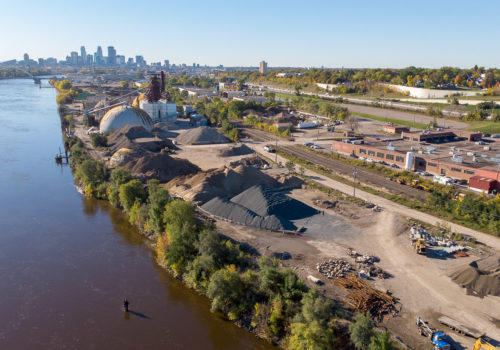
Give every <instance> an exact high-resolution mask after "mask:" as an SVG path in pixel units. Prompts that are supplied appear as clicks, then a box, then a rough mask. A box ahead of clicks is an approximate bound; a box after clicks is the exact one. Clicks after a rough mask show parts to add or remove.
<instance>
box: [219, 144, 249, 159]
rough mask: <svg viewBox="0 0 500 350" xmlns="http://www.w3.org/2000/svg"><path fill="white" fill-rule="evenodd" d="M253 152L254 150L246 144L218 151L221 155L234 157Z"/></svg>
mask: <svg viewBox="0 0 500 350" xmlns="http://www.w3.org/2000/svg"><path fill="white" fill-rule="evenodd" d="M253 153H255V152H254V150H252V149H251V148H250V147H248V146H247V145H241V146H236V147H231V148H227V149H224V150H222V151H221V152H220V156H221V157H234V156H245V155H247V154H253Z"/></svg>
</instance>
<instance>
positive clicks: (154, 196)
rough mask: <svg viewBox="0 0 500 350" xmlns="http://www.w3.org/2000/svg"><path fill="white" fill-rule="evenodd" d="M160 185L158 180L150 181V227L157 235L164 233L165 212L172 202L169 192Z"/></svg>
mask: <svg viewBox="0 0 500 350" xmlns="http://www.w3.org/2000/svg"><path fill="white" fill-rule="evenodd" d="M159 183H160V182H159V181H158V180H156V179H153V180H149V181H148V208H149V209H148V227H149V229H151V230H153V231H154V232H155V233H157V234H160V233H161V232H163V228H164V224H163V212H164V211H165V206H166V205H167V203H168V202H169V200H170V195H169V194H168V191H167V190H166V189H164V188H161V187H159Z"/></svg>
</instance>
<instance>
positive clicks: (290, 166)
mask: <svg viewBox="0 0 500 350" xmlns="http://www.w3.org/2000/svg"><path fill="white" fill-rule="evenodd" d="M285 167H286V168H287V169H288V172H289V173H290V174H293V173H295V163H294V162H292V161H291V160H289V161H287V162H286V163H285Z"/></svg>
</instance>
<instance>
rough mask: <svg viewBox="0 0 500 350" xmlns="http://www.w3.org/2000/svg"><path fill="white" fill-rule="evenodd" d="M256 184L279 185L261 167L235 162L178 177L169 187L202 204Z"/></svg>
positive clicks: (234, 193) (226, 196)
mask: <svg viewBox="0 0 500 350" xmlns="http://www.w3.org/2000/svg"><path fill="white" fill-rule="evenodd" d="M256 184H265V185H267V186H269V187H276V186H277V185H278V183H277V182H276V180H274V179H273V178H272V177H270V176H269V175H266V174H264V173H263V172H261V171H260V170H259V169H257V168H255V167H253V166H245V165H243V164H242V162H234V163H231V165H230V166H229V167H224V168H221V169H215V170H209V171H206V172H203V173H198V174H195V175H190V176H183V177H180V178H176V179H174V180H172V181H170V182H169V183H168V184H167V187H168V188H169V190H171V191H172V193H176V194H178V195H179V196H181V197H182V198H184V199H186V200H189V201H192V202H196V203H198V204H202V203H205V202H207V201H209V200H211V199H212V198H214V197H221V198H231V197H233V196H235V195H237V194H238V193H241V192H242V191H244V190H246V189H247V188H249V187H251V186H253V185H256Z"/></svg>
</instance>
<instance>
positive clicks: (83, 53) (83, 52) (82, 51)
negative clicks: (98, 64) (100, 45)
mask: <svg viewBox="0 0 500 350" xmlns="http://www.w3.org/2000/svg"><path fill="white" fill-rule="evenodd" d="M80 57H81V58H82V64H87V51H86V50H85V46H81V47H80Z"/></svg>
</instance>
